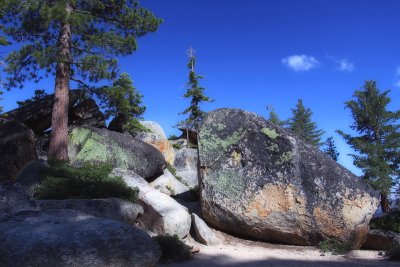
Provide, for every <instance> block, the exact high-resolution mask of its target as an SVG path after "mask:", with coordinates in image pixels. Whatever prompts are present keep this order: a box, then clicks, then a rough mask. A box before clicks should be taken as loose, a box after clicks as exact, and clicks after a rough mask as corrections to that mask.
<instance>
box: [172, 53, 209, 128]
mask: <svg viewBox="0 0 400 267" xmlns="http://www.w3.org/2000/svg"><path fill="white" fill-rule="evenodd" d="M188 55H189V62H188V64H187V67H188V69H189V81H188V82H187V83H186V88H187V89H186V93H185V94H184V95H183V96H184V97H185V98H189V99H190V106H189V107H188V108H187V109H185V110H184V111H183V112H181V113H180V114H183V115H188V117H187V118H186V119H185V120H183V121H181V122H180V123H178V126H180V127H184V128H186V129H187V130H188V129H195V130H197V129H198V128H199V125H200V123H201V122H202V120H203V118H204V115H205V112H204V111H203V110H202V109H201V108H200V104H201V103H203V102H213V101H214V100H212V99H211V98H209V97H208V96H206V95H205V94H204V90H205V88H204V87H201V86H200V84H199V80H200V79H203V76H200V75H197V74H196V73H195V71H194V68H195V66H196V57H195V56H194V50H193V49H192V48H190V49H189V53H188Z"/></svg>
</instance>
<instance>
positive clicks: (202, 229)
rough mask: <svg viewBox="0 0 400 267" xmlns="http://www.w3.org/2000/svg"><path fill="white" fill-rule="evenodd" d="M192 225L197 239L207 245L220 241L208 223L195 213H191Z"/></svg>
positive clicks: (213, 244) (216, 243) (217, 243)
mask: <svg viewBox="0 0 400 267" xmlns="http://www.w3.org/2000/svg"><path fill="white" fill-rule="evenodd" d="M192 226H193V228H194V231H195V233H196V237H197V239H198V240H199V241H200V242H201V243H203V244H205V245H208V246H215V245H219V244H220V243H221V242H220V241H219V239H218V237H217V236H216V235H215V234H214V232H213V231H212V230H211V229H210V228H209V227H208V225H207V224H206V223H205V222H204V221H203V220H202V219H201V218H200V217H199V216H197V215H196V214H195V213H192Z"/></svg>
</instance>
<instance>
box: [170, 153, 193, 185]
mask: <svg viewBox="0 0 400 267" xmlns="http://www.w3.org/2000/svg"><path fill="white" fill-rule="evenodd" d="M197 165H198V152H197V149H194V148H186V147H184V148H181V149H178V150H176V155H175V161H174V168H175V169H176V174H177V175H178V176H180V177H181V178H182V180H183V181H184V182H185V183H186V184H187V185H188V186H189V187H190V188H194V187H197V186H198V185H199V179H198V169H197Z"/></svg>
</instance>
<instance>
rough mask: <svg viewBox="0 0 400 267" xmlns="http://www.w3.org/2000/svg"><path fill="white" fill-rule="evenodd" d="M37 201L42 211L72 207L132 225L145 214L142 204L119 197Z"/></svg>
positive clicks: (72, 208)
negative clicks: (140, 215) (139, 216)
mask: <svg viewBox="0 0 400 267" xmlns="http://www.w3.org/2000/svg"><path fill="white" fill-rule="evenodd" d="M37 203H38V205H39V207H40V209H41V210H42V211H47V210H55V209H71V210H77V211H81V212H84V213H86V214H90V215H92V216H95V217H98V218H105V219H111V220H116V221H121V222H124V223H127V224H132V225H134V224H135V222H136V218H137V217H138V215H139V214H143V208H142V206H140V205H139V204H136V203H132V202H130V201H126V200H123V199H119V198H105V199H65V200H38V201H37Z"/></svg>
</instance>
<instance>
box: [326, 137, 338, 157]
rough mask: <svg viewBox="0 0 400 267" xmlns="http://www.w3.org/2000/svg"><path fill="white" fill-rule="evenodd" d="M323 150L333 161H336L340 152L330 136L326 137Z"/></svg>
mask: <svg viewBox="0 0 400 267" xmlns="http://www.w3.org/2000/svg"><path fill="white" fill-rule="evenodd" d="M324 152H325V153H326V154H327V155H328V156H329V157H330V158H331V159H333V160H334V161H338V159H339V155H340V153H339V152H338V151H337V149H336V146H335V141H333V137H332V136H330V137H328V138H327V139H326V141H325V148H324Z"/></svg>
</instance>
